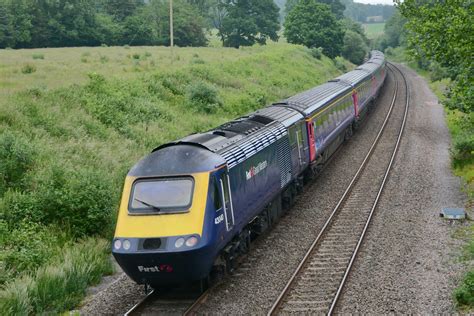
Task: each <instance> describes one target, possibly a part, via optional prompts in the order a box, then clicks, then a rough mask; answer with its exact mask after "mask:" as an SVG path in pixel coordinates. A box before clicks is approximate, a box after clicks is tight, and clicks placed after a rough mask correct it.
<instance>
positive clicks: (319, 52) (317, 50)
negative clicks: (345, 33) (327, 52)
mask: <svg viewBox="0 0 474 316" xmlns="http://www.w3.org/2000/svg"><path fill="white" fill-rule="evenodd" d="M311 56H313V57H314V58H316V59H321V57H323V48H322V47H313V48H311Z"/></svg>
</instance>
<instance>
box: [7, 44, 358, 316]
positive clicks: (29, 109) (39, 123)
mask: <svg viewBox="0 0 474 316" xmlns="http://www.w3.org/2000/svg"><path fill="white" fill-rule="evenodd" d="M33 54H42V55H44V56H47V58H44V59H32V57H31V56H32V55H33ZM0 60H1V64H0V160H1V161H2V164H1V165H0V175H1V176H0V246H1V247H0V261H1V264H0V275H1V277H0V286H2V290H1V291H0V297H1V298H2V300H1V303H0V313H1V314H2V315H3V314H7V315H8V314H17V313H19V314H31V313H50V312H53V313H57V312H61V311H64V310H67V309H69V308H71V307H72V306H74V305H75V304H77V303H78V302H79V301H80V299H81V298H82V297H83V295H84V288H85V287H86V286H87V285H88V284H90V283H93V282H96V281H97V280H98V279H97V277H98V276H99V275H102V274H103V273H107V272H110V269H109V268H108V264H109V261H108V260H109V257H108V255H107V253H108V250H107V249H108V246H104V244H103V243H107V242H105V241H103V239H105V240H110V238H111V236H112V234H113V229H114V223H115V216H116V209H117V207H118V202H119V199H120V193H121V189H122V183H123V179H124V177H125V175H126V173H127V171H128V170H129V169H130V167H131V166H132V165H133V164H135V163H136V162H137V161H138V160H139V159H140V157H143V156H144V155H145V154H147V153H149V152H150V151H151V150H152V149H153V148H155V147H157V146H159V145H160V144H162V143H165V142H168V141H171V140H175V139H179V138H181V137H183V136H185V135H188V134H191V133H195V132H200V131H204V130H208V129H210V128H212V127H215V126H216V125H218V124H221V123H224V122H226V121H229V120H231V119H233V118H235V117H237V116H240V115H243V114H245V113H248V112H250V111H252V110H255V109H257V108H261V107H263V106H265V105H267V104H269V103H271V102H273V101H277V100H280V99H283V98H286V97H288V96H290V95H293V94H295V93H296V92H299V91H302V90H305V89H308V88H310V87H313V86H315V85H317V84H320V83H322V82H325V81H327V80H328V79H330V78H333V77H335V76H337V75H339V74H341V71H340V70H338V69H337V67H336V65H335V64H334V62H333V61H332V60H330V59H329V58H327V57H325V56H322V57H321V59H316V58H314V57H312V55H311V51H310V50H309V49H307V48H304V47H301V46H295V45H290V44H285V43H272V44H269V45H267V46H255V47H245V48H241V49H239V50H236V49H231V48H219V47H216V48H212V47H211V48H175V50H174V52H173V55H171V52H170V50H169V48H163V47H96V48H58V49H33V50H0ZM338 63H339V64H340V65H344V67H346V68H350V67H353V65H350V64H348V63H347V62H345V61H343V60H339V61H338ZM24 64H31V65H32V66H34V67H35V68H36V71H35V72H33V73H29V74H28V75H26V74H23V73H22V72H21V67H22V66H23V65H24ZM3 162H5V163H3ZM88 236H98V237H95V238H96V239H92V240H93V241H90V242H89V241H87V242H77V241H78V240H82V239H84V238H88ZM97 238H99V239H97ZM88 240H89V239H88ZM101 240H102V241H101ZM96 242H97V243H99V245H103V246H104V247H102V246H97V247H92V246H91V244H94V243H96ZM84 244H86V245H87V246H84ZM88 249H90V250H88ZM71 253H72V254H71ZM81 253H84V256H86V255H87V256H88V257H87V258H85V257H84V258H83V257H81V256H80V255H79V254H81ZM104 253H105V254H106V255H104ZM76 254H77V255H78V258H77V260H76V258H75V257H74V256H75V255H76ZM90 258H93V259H90ZM89 263H90V264H89Z"/></svg>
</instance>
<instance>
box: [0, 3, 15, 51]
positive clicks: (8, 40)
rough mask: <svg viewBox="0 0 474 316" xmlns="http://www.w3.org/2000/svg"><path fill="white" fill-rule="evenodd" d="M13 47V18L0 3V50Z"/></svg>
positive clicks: (7, 9)
mask: <svg viewBox="0 0 474 316" xmlns="http://www.w3.org/2000/svg"><path fill="white" fill-rule="evenodd" d="M13 46H15V39H14V38H13V17H12V16H11V14H10V10H9V8H8V6H7V5H6V3H2V2H0V48H5V47H13Z"/></svg>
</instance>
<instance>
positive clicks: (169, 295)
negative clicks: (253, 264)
mask: <svg viewBox="0 0 474 316" xmlns="http://www.w3.org/2000/svg"><path fill="white" fill-rule="evenodd" d="M391 67H392V68H393V69H391V72H392V74H394V73H395V71H398V72H399V74H400V75H401V76H402V78H403V80H404V82H405V86H406V89H405V91H406V95H407V96H408V86H407V84H406V81H405V78H404V77H403V74H402V73H401V72H400V71H399V70H398V69H397V68H396V67H395V66H393V65H391ZM398 90H399V84H398V81H397V80H396V89H395V92H394V95H393V97H392V102H391V106H390V109H389V112H388V113H387V116H386V118H385V121H384V123H383V126H382V128H381V130H380V132H379V134H378V135H377V137H376V139H375V141H374V143H373V145H372V147H371V148H370V150H369V153H368V154H367V156H366V157H365V159H364V161H363V163H362V165H361V166H360V167H359V170H358V171H357V173H356V175H355V176H354V178H353V179H352V181H351V183H350V185H349V187H348V188H347V189H346V191H345V193H344V195H343V197H342V198H341V199H340V201H339V203H338V204H337V206H336V207H335V209H334V210H333V212H332V214H331V216H330V218H329V219H328V220H327V222H326V224H325V225H324V227H323V229H322V230H321V232H320V233H319V235H318V237H317V238H316V240H315V241H314V242H313V244H312V245H311V247H310V250H309V251H308V253H307V254H306V255H305V257H304V259H303V261H302V262H301V263H300V265H299V266H298V268H297V270H296V271H295V273H294V274H293V276H292V277H291V279H290V281H289V282H288V284H287V285H286V287H285V289H284V290H283V292H282V293H281V295H280V296H279V298H278V299H277V301H276V302H275V304H274V305H273V306H272V308H271V310H270V311H269V313H268V315H274V314H277V313H280V312H283V313H293V312H296V313H301V312H305V313H328V314H331V313H332V311H333V310H334V307H335V305H336V303H337V299H338V297H339V295H340V294H341V291H342V288H343V286H344V283H345V281H346V280H347V276H348V274H349V272H350V270H351V267H352V264H353V262H354V259H355V257H356V255H357V251H358V249H359V247H360V244H361V243H362V240H363V238H364V235H365V232H366V230H367V227H368V225H369V223H370V219H371V217H372V215H373V212H374V210H375V208H376V206H377V202H378V199H379V197H380V195H381V193H382V190H383V186H384V184H385V181H386V179H387V177H388V173H389V171H390V169H391V165H392V163H393V160H394V158H395V155H396V152H397V150H398V145H399V142H400V139H401V135H402V133H403V128H404V125H405V120H406V115H407V110H408V97H407V101H406V106H405V112H404V115H403V121H402V124H401V127H400V128H399V133H398V137H397V142H396V145H395V146H394V148H393V150H392V151H390V150H386V148H385V150H384V149H383V148H380V146H377V145H378V144H379V143H380V140H381V139H382V136H383V135H384V134H386V133H384V131H385V129H386V127H387V125H388V124H389V118H390V116H391V115H392V112H393V109H394V106H395V103H396V101H397V98H398V97H399V91H398ZM379 150H381V151H383V152H385V155H384V156H387V153H389V154H390V155H389V156H390V157H389V159H388V160H389V163H388V165H387V164H385V168H384V170H382V171H381V170H377V172H375V173H374V171H372V172H370V170H371V168H367V166H368V165H370V163H371V162H373V161H372V160H373V159H377V157H379V155H377V154H375V152H376V151H379ZM374 157H375V158H374ZM379 158H380V157H379ZM381 177H382V180H380V178H381ZM362 179H366V180H367V179H368V180H369V182H373V183H367V181H361V180H362ZM380 181H381V183H375V182H380ZM377 184H379V185H378V186H377ZM375 187H377V188H378V189H373V188H375ZM371 188H372V189H371ZM367 190H369V191H370V193H369V192H367ZM213 288H214V287H211V288H209V289H208V290H206V291H205V292H204V293H202V294H198V292H197V291H192V289H191V290H190V289H189V288H188V289H183V288H181V289H176V290H173V291H169V292H168V291H166V292H164V291H151V292H150V293H148V295H147V296H145V297H144V298H143V299H142V300H141V301H140V302H138V303H137V304H136V305H135V306H133V307H132V308H131V309H130V310H129V311H128V312H127V313H125V315H127V316H128V315H194V314H196V313H197V311H198V309H199V307H200V306H201V305H202V304H203V303H204V302H205V301H206V299H207V297H208V295H209V294H210V293H211V291H212V289H213Z"/></svg>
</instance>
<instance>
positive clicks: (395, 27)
mask: <svg viewBox="0 0 474 316" xmlns="http://www.w3.org/2000/svg"><path fill="white" fill-rule="evenodd" d="M406 22H407V20H406V19H405V17H403V16H402V15H401V14H400V11H399V10H396V11H395V13H394V15H393V16H392V17H391V18H390V19H389V20H388V21H387V23H385V26H384V35H383V36H381V37H379V38H377V41H376V44H375V46H376V47H377V49H379V50H381V51H384V50H385V49H386V48H387V47H398V46H402V45H403V46H405V45H406V36H407V33H406V29H405V24H406Z"/></svg>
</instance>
